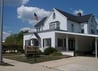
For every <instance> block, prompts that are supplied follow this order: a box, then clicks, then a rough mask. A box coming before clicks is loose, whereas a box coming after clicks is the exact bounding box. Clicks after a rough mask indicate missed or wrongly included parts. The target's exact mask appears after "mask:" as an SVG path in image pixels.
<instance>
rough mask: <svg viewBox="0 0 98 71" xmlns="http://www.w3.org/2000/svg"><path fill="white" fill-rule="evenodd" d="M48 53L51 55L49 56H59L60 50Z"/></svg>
mask: <svg viewBox="0 0 98 71" xmlns="http://www.w3.org/2000/svg"><path fill="white" fill-rule="evenodd" d="M50 55H51V56H61V55H62V53H60V52H53V53H51V54H50Z"/></svg>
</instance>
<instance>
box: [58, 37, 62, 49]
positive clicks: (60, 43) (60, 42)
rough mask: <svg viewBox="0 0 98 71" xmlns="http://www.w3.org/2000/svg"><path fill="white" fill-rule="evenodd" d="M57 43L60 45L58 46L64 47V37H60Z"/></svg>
mask: <svg viewBox="0 0 98 71" xmlns="http://www.w3.org/2000/svg"><path fill="white" fill-rule="evenodd" d="M57 45H58V47H63V39H61V38H58V40H57Z"/></svg>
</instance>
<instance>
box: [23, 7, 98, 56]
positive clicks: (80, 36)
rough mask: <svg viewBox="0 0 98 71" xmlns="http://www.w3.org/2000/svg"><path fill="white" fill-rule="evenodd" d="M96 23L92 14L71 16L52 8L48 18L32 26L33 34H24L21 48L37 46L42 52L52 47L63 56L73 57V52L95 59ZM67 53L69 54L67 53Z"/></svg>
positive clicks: (97, 36)
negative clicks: (84, 53) (70, 55)
mask: <svg viewBox="0 0 98 71" xmlns="http://www.w3.org/2000/svg"><path fill="white" fill-rule="evenodd" d="M96 26H97V23H96V21H95V17H94V16H93V14H88V15H82V14H81V13H80V12H79V13H78V14H77V15H72V14H69V13H67V12H64V11H61V10H59V9H56V8H54V9H53V10H52V13H51V15H50V16H48V17H44V18H43V19H42V20H40V21H39V22H38V23H37V24H35V26H34V30H35V31H34V32H32V33H27V34H24V36H23V48H24V49H25V48H26V47H27V46H39V48H40V49H41V50H42V51H44V49H45V48H47V47H53V48H56V49H57V50H59V51H61V52H62V53H63V54H70V52H71V54H72V55H74V53H75V52H74V51H81V52H91V51H92V50H95V52H96V57H97V38H98V35H97V29H96ZM68 52H69V53H68Z"/></svg>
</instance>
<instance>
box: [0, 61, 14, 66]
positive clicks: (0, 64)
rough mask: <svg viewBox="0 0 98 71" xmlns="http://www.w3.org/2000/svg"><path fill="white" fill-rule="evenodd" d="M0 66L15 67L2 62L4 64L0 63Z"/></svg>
mask: <svg viewBox="0 0 98 71" xmlns="http://www.w3.org/2000/svg"><path fill="white" fill-rule="evenodd" d="M0 66H14V65H12V64H8V63H5V62H2V63H0Z"/></svg>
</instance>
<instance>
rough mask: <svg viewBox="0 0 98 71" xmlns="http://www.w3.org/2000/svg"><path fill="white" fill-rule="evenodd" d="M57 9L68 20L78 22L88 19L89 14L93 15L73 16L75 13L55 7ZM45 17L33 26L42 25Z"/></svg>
mask: <svg viewBox="0 0 98 71" xmlns="http://www.w3.org/2000/svg"><path fill="white" fill-rule="evenodd" d="M55 9H56V8H55ZM56 10H57V11H59V12H60V13H61V14H63V15H64V16H66V17H67V18H68V19H69V20H71V21H75V22H78V23H83V22H87V21H88V20H89V18H90V17H91V16H93V14H88V15H84V16H75V15H72V14H70V13H67V12H64V11H61V10H59V9H56ZM46 19H47V17H44V18H43V19H42V20H40V21H39V22H38V23H37V24H36V25H35V26H34V27H38V26H41V25H44V22H45V21H46Z"/></svg>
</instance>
